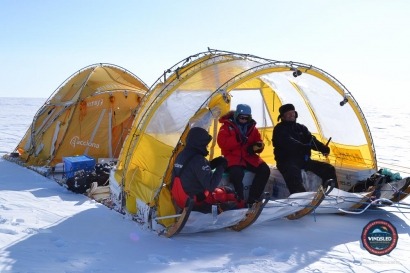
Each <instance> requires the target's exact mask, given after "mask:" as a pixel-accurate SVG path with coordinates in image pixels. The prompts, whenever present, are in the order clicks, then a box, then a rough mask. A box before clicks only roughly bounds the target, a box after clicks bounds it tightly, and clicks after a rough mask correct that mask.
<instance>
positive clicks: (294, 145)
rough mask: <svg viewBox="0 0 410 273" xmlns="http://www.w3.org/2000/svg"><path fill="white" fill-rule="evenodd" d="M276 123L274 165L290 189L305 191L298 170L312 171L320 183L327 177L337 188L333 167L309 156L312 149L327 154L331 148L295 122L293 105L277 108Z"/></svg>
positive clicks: (325, 181)
mask: <svg viewBox="0 0 410 273" xmlns="http://www.w3.org/2000/svg"><path fill="white" fill-rule="evenodd" d="M279 113H280V114H279V117H278V121H279V120H281V122H280V123H278V124H277V125H276V126H275V128H274V130H273V135H272V143H273V146H274V155H275V160H276V167H277V168H278V170H279V171H280V173H281V174H282V176H283V178H284V179H285V182H286V185H287V187H288V189H289V192H290V193H291V194H292V193H296V192H305V191H306V189H305V187H304V186H303V179H302V173H301V170H302V169H304V170H305V171H311V172H313V173H315V174H316V175H318V176H319V177H320V178H321V179H322V184H326V183H328V181H329V180H330V179H333V180H334V181H333V182H332V183H334V184H335V187H337V178H336V170H335V168H334V167H333V166H332V165H331V164H329V163H326V162H321V161H317V160H313V159H311V158H310V156H311V150H315V151H319V152H321V153H322V154H323V155H324V156H328V154H329V152H330V148H329V147H328V146H326V145H324V144H323V143H322V142H320V141H319V140H317V139H316V138H315V136H313V135H312V134H311V133H310V132H309V130H308V128H307V127H306V126H304V125H302V124H300V123H297V122H296V118H297V112H296V111H295V107H294V106H293V105H292V104H284V105H282V106H281V107H280V108H279Z"/></svg>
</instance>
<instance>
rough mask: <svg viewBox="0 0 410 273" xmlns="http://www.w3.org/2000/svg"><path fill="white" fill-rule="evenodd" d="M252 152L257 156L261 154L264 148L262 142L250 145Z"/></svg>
mask: <svg viewBox="0 0 410 273" xmlns="http://www.w3.org/2000/svg"><path fill="white" fill-rule="evenodd" d="M252 147H253V151H254V152H255V153H257V154H259V153H262V152H263V149H264V148H265V144H264V143H263V142H262V141H258V142H256V143H255V144H253V145H252Z"/></svg>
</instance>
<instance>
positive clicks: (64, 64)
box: [0, 0, 410, 103]
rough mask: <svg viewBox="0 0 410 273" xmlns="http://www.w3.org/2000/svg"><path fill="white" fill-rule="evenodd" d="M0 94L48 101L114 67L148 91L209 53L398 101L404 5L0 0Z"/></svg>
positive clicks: (409, 40) (407, 22) (341, 0)
mask: <svg viewBox="0 0 410 273" xmlns="http://www.w3.org/2000/svg"><path fill="white" fill-rule="evenodd" d="M0 6H1V8H0V25H1V27H0V36H1V40H2V42H1V43H0V61H1V64H2V65H1V66H0V67H1V68H0V70H1V71H0V72H1V73H0V81H1V83H2V85H1V88H0V97H44V98H47V97H49V96H50V95H51V94H52V93H53V91H54V90H55V89H56V88H57V87H58V86H59V85H60V84H61V83H62V82H63V81H64V80H65V79H67V78H68V77H69V76H70V75H72V74H73V73H74V72H76V71H78V70H80V69H82V68H83V67H85V66H88V65H91V64H95V63H101V62H103V63H112V64H115V65H118V66H121V67H123V68H125V69H128V70H129V71H131V72H133V73H134V74H136V75H137V76H138V77H139V78H141V79H142V80H143V81H144V82H145V83H146V84H147V85H148V86H150V85H151V84H153V83H154V82H155V80H156V79H157V78H158V77H160V76H161V74H162V73H163V71H164V70H166V69H167V68H169V67H171V66H172V65H174V64H175V63H177V62H179V61H180V60H182V59H184V58H185V57H187V56H189V55H192V54H196V53H198V52H203V51H206V50H207V47H210V48H214V49H220V50H228V51H233V52H238V53H249V54H253V55H257V56H260V57H265V58H270V59H276V60H285V61H298V62H303V63H307V64H312V65H314V66H316V67H319V68H321V69H323V70H325V71H326V72H328V73H330V74H331V75H333V76H334V77H336V78H337V79H338V80H339V81H341V82H342V83H343V84H344V85H345V86H346V87H347V88H348V90H350V92H351V93H352V94H353V96H354V97H355V98H356V99H357V100H358V101H359V103H360V102H363V101H365V100H366V101H367V100H369V98H372V99H374V100H376V101H377V100H380V99H383V98H384V97H383V96H382V94H383V93H384V92H385V91H386V90H387V91H388V92H389V95H390V97H392V98H394V99H397V100H401V101H403V96H404V98H410V96H409V94H405V95H401V94H400V93H399V92H403V93H406V90H407V89H408V85H409V80H408V77H407V73H406V69H405V65H406V64H407V63H409V61H410V53H409V50H408V49H409V48H410V17H409V16H408V11H409V10H410V1H407V0H392V1H382V0H361V1H358V0H335V1H327V0H314V1H303V0H293V1H279V0H254V1H245V0H220V1H218V0H209V1H201V2H199V1H187V0H180V1H166V0H151V1H149V0H142V1H131V0H125V1H97V0H88V1H79V0H72V1H39V0H32V1H29V0H22V1H12V0H0Z"/></svg>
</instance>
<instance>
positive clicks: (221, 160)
mask: <svg viewBox="0 0 410 273" xmlns="http://www.w3.org/2000/svg"><path fill="white" fill-rule="evenodd" d="M209 164H210V165H211V169H212V170H213V169H215V168H216V167H218V166H222V168H224V169H226V168H227V167H228V161H227V160H226V158H225V157H223V156H218V157H215V158H214V159H212V160H211V162H209Z"/></svg>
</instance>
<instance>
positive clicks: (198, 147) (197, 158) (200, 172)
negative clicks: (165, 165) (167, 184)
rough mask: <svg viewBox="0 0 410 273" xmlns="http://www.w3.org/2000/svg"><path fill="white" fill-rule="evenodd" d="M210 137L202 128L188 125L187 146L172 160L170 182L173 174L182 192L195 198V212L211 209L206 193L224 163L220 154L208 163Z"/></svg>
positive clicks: (215, 183)
mask: <svg viewBox="0 0 410 273" xmlns="http://www.w3.org/2000/svg"><path fill="white" fill-rule="evenodd" d="M211 140H212V136H210V135H209V134H208V132H207V131H206V130H205V129H203V128H201V127H193V128H191V129H190V131H189V132H188V135H187V137H186V146H185V148H184V149H183V150H182V151H181V153H180V154H179V155H178V156H177V158H176V160H175V163H174V169H173V175H172V181H173V180H174V177H175V176H179V177H180V180H181V184H182V188H183V190H184V191H185V193H186V194H187V195H189V196H190V197H191V198H193V199H195V200H196V202H195V205H194V208H193V210H196V211H202V212H210V211H211V207H212V204H210V203H207V202H206V201H207V196H208V195H209V194H210V193H212V192H213V191H214V190H215V188H216V187H217V186H218V185H219V183H220V181H221V179H222V174H223V173H224V171H225V168H226V166H227V161H226V159H225V158H223V157H222V156H221V157H217V158H214V159H213V160H211V162H209V161H208V160H207V159H206V156H207V155H208V153H209V152H208V150H207V145H208V144H209V143H210V142H211ZM184 165H185V167H184ZM213 169H215V170H214V171H212V170H213ZM181 170H183V171H182V173H181Z"/></svg>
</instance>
